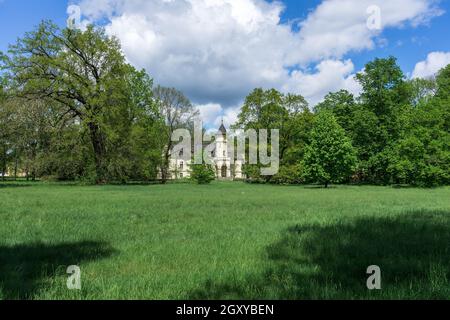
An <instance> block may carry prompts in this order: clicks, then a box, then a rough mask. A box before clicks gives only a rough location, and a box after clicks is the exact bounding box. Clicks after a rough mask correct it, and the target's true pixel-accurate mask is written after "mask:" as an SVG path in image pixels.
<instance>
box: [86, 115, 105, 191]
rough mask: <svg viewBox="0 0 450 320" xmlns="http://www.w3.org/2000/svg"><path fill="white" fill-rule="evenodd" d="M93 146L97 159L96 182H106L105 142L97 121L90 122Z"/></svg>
mask: <svg viewBox="0 0 450 320" xmlns="http://www.w3.org/2000/svg"><path fill="white" fill-rule="evenodd" d="M88 127H89V131H90V135H91V142H92V147H93V149H94V159H95V173H96V183H97V184H101V183H105V182H106V167H105V154H106V149H105V143H104V138H103V135H102V133H101V131H100V128H99V126H98V125H97V124H95V123H89V124H88Z"/></svg>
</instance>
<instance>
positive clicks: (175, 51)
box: [0, 0, 450, 125]
mask: <svg viewBox="0 0 450 320" xmlns="http://www.w3.org/2000/svg"><path fill="white" fill-rule="evenodd" d="M110 1H111V3H116V5H117V3H120V1H121V0H110ZM158 1H159V2H160V1H161V0H150V1H144V0H129V1H128V2H127V4H126V5H122V6H121V7H119V6H118V5H117V7H115V11H114V15H110V14H109V13H108V10H107V8H104V7H102V3H104V1H103V2H102V1H100V0H90V1H88V0H73V1H70V4H74V3H75V4H77V5H80V6H81V8H82V12H83V17H84V19H85V20H86V21H88V22H93V23H98V24H99V23H100V22H99V21H102V23H103V24H105V25H106V26H107V28H109V29H108V30H109V32H110V33H111V34H114V35H117V36H118V37H119V39H120V40H121V41H122V43H123V44H124V52H125V54H126V56H127V58H128V59H129V61H130V62H131V63H133V64H134V65H136V66H137V67H143V68H146V69H147V70H148V71H149V73H150V74H151V75H152V76H154V77H155V80H156V82H158V83H161V84H163V85H168V86H174V87H177V88H180V89H181V90H182V91H183V92H185V93H186V94H187V95H188V96H189V97H190V98H191V99H192V100H193V102H194V103H196V104H198V105H199V108H200V110H201V111H202V114H203V115H204V118H205V121H207V122H208V123H210V124H211V125H215V124H216V123H217V122H218V121H219V120H218V119H221V118H222V117H225V120H226V121H227V122H232V120H233V117H235V116H236V113H237V112H238V110H239V105H240V104H241V103H242V100H243V98H244V97H245V94H246V93H248V92H249V90H251V88H253V87H256V86H261V87H276V88H277V89H280V90H285V91H294V92H296V93H300V94H303V95H305V96H306V97H307V99H308V100H309V101H310V102H311V104H314V103H316V102H318V101H319V100H320V99H321V97H322V96H323V95H324V94H326V93H327V90H330V91H332V90H336V89H338V88H339V87H343V88H346V89H348V88H350V89H352V90H353V91H357V88H356V87H355V85H354V83H352V80H351V76H352V75H353V74H354V73H355V72H358V71H360V70H361V69H362V68H363V66H364V64H365V63H367V62H368V61H370V60H372V59H374V58H375V57H386V56H389V55H394V56H396V57H397V58H398V62H399V64H400V66H401V67H402V69H403V70H404V72H405V73H406V74H408V75H410V74H412V73H413V71H414V70H415V68H416V70H417V64H418V63H420V62H423V65H422V69H421V70H422V71H423V70H427V72H428V73H430V72H431V71H429V70H428V69H430V68H431V69H432V70H434V69H435V68H436V67H435V66H433V64H436V63H437V62H436V61H439V63H440V64H442V63H443V62H442V61H447V60H446V59H447V58H448V57H450V41H449V40H448V39H449V37H448V32H449V30H450V19H449V11H450V4H449V1H436V0H391V1H385V2H384V3H388V2H389V6H388V5H386V6H384V4H383V2H380V1H379V0H374V1H373V2H374V3H377V2H380V3H381V4H383V5H382V6H381V7H382V11H381V12H382V14H383V15H382V18H383V17H387V18H386V19H387V20H389V21H391V25H390V26H386V27H384V28H383V30H382V32H381V33H379V34H377V35H376V36H371V35H363V36H361V35H360V36H361V39H362V41H369V42H372V45H366V46H362V47H360V45H359V44H358V43H356V42H357V41H356V39H355V43H351V39H350V40H348V31H347V34H346V33H345V32H346V31H343V30H344V29H345V28H347V29H349V28H352V26H351V24H350V22H349V23H348V24H345V21H343V24H342V28H343V30H342V32H341V31H340V30H336V39H338V37H343V38H339V39H344V40H342V41H349V43H348V44H347V45H346V46H340V45H338V44H336V45H334V44H331V43H330V44H329V45H328V44H327V43H326V42H327V41H326V40H325V41H324V40H323V39H321V37H320V36H321V35H322V34H321V32H320V29H318V28H320V26H322V25H325V27H324V31H323V33H324V34H325V33H327V32H328V33H330V29H329V28H328V29H327V27H326V24H327V23H328V22H329V23H330V24H335V25H336V26H337V27H336V28H337V29H338V28H339V27H340V25H341V24H339V23H337V22H336V21H334V19H341V20H345V19H347V17H348V19H349V20H351V19H353V18H354V16H352V15H354V11H352V8H351V6H350V7H349V8H348V9H346V10H348V14H347V13H346V12H345V10H344V9H342V11H343V12H341V7H339V2H337V1H338V0H323V1H321V0H310V1H305V0H302V1H299V0H284V1H283V5H284V11H282V12H280V13H279V14H278V11H277V10H278V9H277V8H278V6H277V5H276V4H275V3H273V2H271V3H269V4H268V6H264V5H261V3H262V0H245V1H244V0H240V1H239V7H238V8H237V7H236V8H235V7H234V6H235V3H234V4H233V10H234V11H230V12H229V13H223V14H222V13H220V12H226V11H224V10H223V8H225V7H220V8H221V11H220V10H217V11H212V9H211V12H208V10H210V9H209V7H208V9H205V6H203V2H205V1H209V0H192V1H196V3H197V4H198V5H197V4H196V5H195V6H193V7H195V8H196V9H197V10H195V12H188V11H189V9H187V7H185V6H183V5H182V4H183V3H184V2H185V1H191V0H174V3H172V5H171V6H170V7H167V6H165V7H164V8H163V7H162V6H161V5H159V4H158ZM215 1H218V2H223V3H225V4H227V5H229V1H230V0H215ZM342 1H344V0H342ZM345 1H346V2H351V1H352V0H345ZM130 3H131V4H130ZM242 3H244V4H248V5H247V6H241V5H242ZM355 3H358V4H360V3H361V2H359V1H356V0H355ZM321 4H322V5H323V6H322V7H323V8H328V11H327V13H324V12H322V13H320V10H318V6H319V5H321ZM324 4H325V5H324ZM397 4H398V8H397V7H395V5H397ZM405 4H407V5H408V6H409V7H408V9H407V10H406V9H404V7H405ZM68 5H69V3H68V1H62V0H0V29H1V30H2V32H1V38H0V50H1V51H5V50H6V49H7V46H8V44H10V43H13V42H14V41H15V39H17V37H20V36H22V35H23V34H24V33H25V32H26V31H29V30H32V29H33V28H34V26H36V25H37V24H38V23H39V22H40V21H41V20H42V19H51V20H53V21H54V22H55V23H57V24H59V25H61V26H64V25H65V22H66V19H67V14H66V10H67V6H68ZM326 5H328V7H327V6H326ZM333 6H335V7H333ZM402 6H403V7H402ZM415 7H417V8H423V9H414V8H415ZM334 8H335V9H334ZM410 8H412V9H410ZM146 10H148V14H147V13H146V12H147V11H146ZM158 10H160V12H163V13H164V14H165V15H166V16H167V15H168V16H169V17H170V15H171V14H174V15H173V17H174V19H177V20H179V23H180V25H181V24H182V23H185V25H186V26H187V28H186V34H185V35H183V37H182V38H180V37H178V35H179V33H180V30H181V29H180V27H177V25H176V23H175V26H173V25H174V23H167V22H165V21H159V20H157V19H158V18H157V16H156V15H155V16H153V13H154V12H155V11H158ZM205 10H206V11H205ZM239 10H241V11H242V14H240V13H239V12H238V11H239ZM333 10H334V11H336V16H333ZM395 10H405V11H408V10H409V11H410V12H409V11H408V12H405V14H404V17H402V18H398V17H397V15H396V14H395V12H394V11H395ZM414 10H416V11H414ZM330 11H331V13H330ZM421 11H423V12H421ZM425 11H427V12H426V13H424V12H425ZM437 11H438V12H437ZM274 12H275V16H278V17H279V18H280V22H271V23H269V24H265V23H260V24H258V25H254V24H252V23H253V22H252V21H253V20H257V19H260V20H261V21H265V20H267V21H270V19H271V17H273V13H274ZM422 13H424V17H421V15H422ZM192 16H195V19H196V20H195V21H200V22H199V26H203V23H204V25H206V26H207V27H206V29H208V28H211V26H212V27H213V28H214V26H215V24H214V23H213V24H211V20H212V21H219V20H220V21H221V24H220V26H219V23H217V26H218V27H220V28H222V35H221V33H220V32H217V33H216V32H213V31H211V30H206V31H204V32H205V34H202V32H203V30H202V29H201V28H204V27H199V28H197V29H196V28H195V26H192V25H189V23H190V22H189V21H192V20H190V19H191V17H192ZM130 17H132V18H130ZM249 17H250V18H249ZM222 18H223V19H222ZM308 18H309V20H308V21H309V22H308V25H307V26H299V25H298V23H300V22H305V21H306V20H307V19H308ZM202 19H203V20H204V21H203V20H202ZM233 19H235V20H236V21H237V22H236V21H234V20H233ZM249 19H250V20H249ZM252 19H253V20H252ZM320 19H322V21H321V20H320ZM323 19H330V21H328V22H327V21H325V24H324V21H323ZM395 19H397V20H395ZM417 19H421V21H420V23H414V22H415V21H416V20H417ZM222 20H223V21H222ZM332 20H333V21H332ZM356 20H357V19H356ZM356 20H355V21H356ZM105 21H106V23H105ZM233 21H234V22H233ZM249 21H250V22H251V23H250V22H249ZM177 23H178V22H177ZM288 24H290V30H291V32H289V31H287V29H286V28H284V27H285V26H287V25H288ZM172 26H173V28H172ZM227 28H228V29H229V30H232V31H230V34H227ZM302 29H303V30H302ZM199 30H200V31H199ZM223 30H225V32H223ZM317 30H319V31H317ZM352 30H353V29H352ZM355 30H357V29H355ZM183 31H184V30H183ZM133 32H135V33H133ZM299 32H301V33H302V34H303V33H304V35H303V36H304V37H305V39H302V40H301V41H300V40H298V38H299V36H298V35H299ZM331 32H333V30H331ZM271 34H273V35H274V38H273V39H270V37H271ZM346 37H347V38H346ZM350 37H351V34H350ZM355 37H356V36H355ZM133 39H134V40H133ZM331 39H333V37H332V38H331ZM345 39H347V40H345ZM185 40H186V41H185ZM297 40H298V43H296V42H297ZM133 41H134V42H133ZM321 41H322V42H321ZM137 42H138V43H137ZM185 42H186V43H185ZM329 42H332V40H331V41H330V40H329ZM191 43H195V46H196V49H193V48H192V47H189V48H188V46H189V44H191ZM246 43H251V44H252V45H250V44H249V45H248V48H247V47H246ZM317 43H321V45H320V46H319V45H317V46H316V44H317ZM272 44H273V47H272ZM252 46H253V47H252ZM327 46H328V47H327ZM265 47H267V53H264V50H265V49H264V48H265ZM158 50H159V51H158ZM252 50H253V51H252ZM297 51H298V54H296V52H297ZM431 53H440V54H441V56H437V55H436V56H435V57H434V60H433V61H431V60H430V61H428V60H429V59H430V57H429V55H430V54H431ZM443 53H445V54H447V53H449V55H448V56H447V55H444V56H443V55H442V54H443ZM247 54H248V57H247V56H246V55H247ZM168 57H170V60H169V58H168ZM249 57H250V58H249ZM253 57H254V58H253ZM196 59H198V60H196ZM427 59H428V60H427ZM205 61H206V62H205ZM272 63H273V66H270V67H267V68H264V67H265V66H267V65H270V64H272ZM258 68H259V69H261V70H259V71H258V72H256V71H254V70H255V69H258ZM330 68H331V69H330ZM332 68H336V70H337V71H336V73H337V72H340V73H341V74H340V77H339V78H338V77H336V76H335V75H336V74H334V73H333V71H332V70H333V69H332ZM433 68H434V69H433ZM262 69H264V70H262ZM325 70H331V71H328V73H326V72H325ZM420 74H425V75H429V74H427V73H426V72H425V71H423V72H422V73H420ZM308 82H309V85H308V84H305V83H308ZM313 82H322V83H325V84H326V83H329V85H328V87H327V86H326V85H325V84H324V85H323V86H322V87H317V85H315V84H314V83H313ZM315 87H317V88H315ZM352 90H350V91H352Z"/></svg>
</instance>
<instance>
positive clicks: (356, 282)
mask: <svg viewBox="0 0 450 320" xmlns="http://www.w3.org/2000/svg"><path fill="white" fill-rule="evenodd" d="M266 257H267V259H268V263H267V264H266V265H267V266H268V267H267V269H266V271H264V272H263V273H262V274H252V275H249V276H248V277H247V278H246V279H245V280H243V281H242V280H230V281H227V282H226V283H214V282H213V281H208V282H207V283H206V284H205V285H204V286H203V288H202V289H199V290H196V291H194V292H193V293H192V294H191V295H190V298H192V299H289V300H291V299H419V298H422V299H450V211H420V212H409V213H405V214H404V215H401V216H397V217H392V218H387V217H386V218H362V219H357V220H354V221H350V222H349V223H341V224H338V225H329V226H318V225H310V226H295V227H292V228H290V229H289V230H287V231H286V234H285V235H284V237H283V238H282V240H280V241H279V242H277V243H275V244H273V245H271V246H270V247H268V248H267V254H266ZM370 265H378V266H380V268H381V272H382V290H381V291H378V290H376V291H369V290H368V289H367V287H366V281H367V278H368V277H369V275H367V274H366V270H367V267H368V266H370Z"/></svg>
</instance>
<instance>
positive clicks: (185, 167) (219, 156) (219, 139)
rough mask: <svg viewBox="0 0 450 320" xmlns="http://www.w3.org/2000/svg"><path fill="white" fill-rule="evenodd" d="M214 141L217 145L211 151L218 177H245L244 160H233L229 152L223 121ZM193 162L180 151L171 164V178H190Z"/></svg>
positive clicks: (226, 178)
mask: <svg viewBox="0 0 450 320" xmlns="http://www.w3.org/2000/svg"><path fill="white" fill-rule="evenodd" d="M214 143H215V146H214V149H213V151H211V158H212V160H213V162H214V165H215V171H216V178H217V179H219V180H234V179H243V178H244V175H243V173H242V165H243V161H242V160H234V161H231V157H230V155H229V152H228V151H229V150H228V145H229V144H228V138H227V130H226V128H225V126H224V125H223V122H222V125H221V126H220V128H219V131H218V134H217V135H216V139H215V142H214ZM191 164H192V161H186V160H185V159H183V151H180V153H179V154H178V155H173V156H172V157H171V159H170V164H169V176H170V179H172V180H176V179H185V178H189V177H190V176H191V168H190V167H191Z"/></svg>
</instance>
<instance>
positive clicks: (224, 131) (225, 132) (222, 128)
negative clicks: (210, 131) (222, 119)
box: [219, 123, 227, 135]
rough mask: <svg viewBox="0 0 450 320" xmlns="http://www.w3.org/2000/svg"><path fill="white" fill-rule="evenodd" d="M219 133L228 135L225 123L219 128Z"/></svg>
mask: <svg viewBox="0 0 450 320" xmlns="http://www.w3.org/2000/svg"><path fill="white" fill-rule="evenodd" d="M219 132H221V133H222V134H223V135H226V134H227V129H226V128H225V126H224V125H223V123H222V125H221V126H220V128H219Z"/></svg>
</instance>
